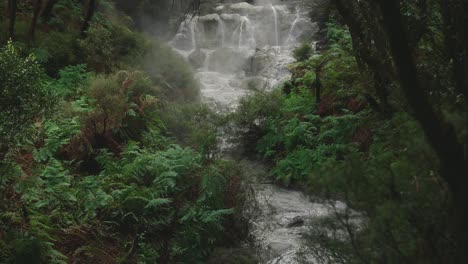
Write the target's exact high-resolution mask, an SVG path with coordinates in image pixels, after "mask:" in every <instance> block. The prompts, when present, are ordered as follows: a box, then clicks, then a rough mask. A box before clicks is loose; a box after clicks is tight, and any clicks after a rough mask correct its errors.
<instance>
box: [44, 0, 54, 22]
mask: <svg viewBox="0 0 468 264" xmlns="http://www.w3.org/2000/svg"><path fill="white" fill-rule="evenodd" d="M57 2H58V0H49V1H47V3H46V5H45V7H44V9H43V10H42V12H41V14H40V16H41V17H42V21H43V22H44V23H47V22H49V20H50V17H51V16H52V10H54V5H55V4H56V3H57Z"/></svg>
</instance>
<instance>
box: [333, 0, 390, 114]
mask: <svg viewBox="0 0 468 264" xmlns="http://www.w3.org/2000/svg"><path fill="white" fill-rule="evenodd" d="M334 3H335V6H336V8H337V10H338V12H339V13H340V15H341V16H342V17H343V19H344V22H345V24H346V25H347V26H348V28H349V32H350V34H351V39H352V44H353V50H354V52H355V57H356V61H357V63H358V66H359V70H360V73H361V75H363V77H366V76H368V77H369V78H370V79H371V80H372V81H373V86H371V87H369V89H371V88H372V89H374V92H375V94H376V95H377V97H378V99H379V101H380V103H379V109H381V110H380V111H379V112H381V113H383V114H384V115H385V116H391V113H392V107H391V106H390V104H389V102H388V91H387V86H389V84H391V83H392V78H391V77H393V68H392V66H391V64H390V63H388V59H387V58H388V55H387V52H386V50H387V49H386V47H385V44H384V43H382V41H381V40H380V37H381V35H382V33H381V32H380V29H379V28H378V27H376V26H373V27H372V26H371V25H370V24H377V23H376V19H373V18H371V17H369V16H367V17H365V18H363V16H361V15H359V14H357V12H355V10H356V8H358V7H357V4H355V3H353V1H349V0H334ZM359 4H360V5H362V7H361V8H363V9H365V10H367V11H368V12H370V9H369V8H370V7H369V6H367V5H366V4H364V3H359ZM366 25H368V26H366ZM367 27H371V30H367V29H366V28H367ZM374 46H375V47H374Z"/></svg>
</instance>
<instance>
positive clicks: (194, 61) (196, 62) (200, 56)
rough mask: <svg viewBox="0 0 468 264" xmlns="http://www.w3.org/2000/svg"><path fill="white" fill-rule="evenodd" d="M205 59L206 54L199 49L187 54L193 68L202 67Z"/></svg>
mask: <svg viewBox="0 0 468 264" xmlns="http://www.w3.org/2000/svg"><path fill="white" fill-rule="evenodd" d="M205 60H206V54H205V52H203V51H202V50H200V49H197V50H194V51H193V52H192V53H190V55H189V56H188V61H189V62H190V64H191V65H192V66H193V67H194V68H195V69H199V68H202V67H203V66H204V64H205Z"/></svg>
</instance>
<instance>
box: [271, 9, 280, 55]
mask: <svg viewBox="0 0 468 264" xmlns="http://www.w3.org/2000/svg"><path fill="white" fill-rule="evenodd" d="M271 10H273V18H274V19H275V40H276V46H279V33H278V13H277V12H276V8H275V6H274V5H273V4H272V5H271Z"/></svg>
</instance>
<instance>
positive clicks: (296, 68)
mask: <svg viewBox="0 0 468 264" xmlns="http://www.w3.org/2000/svg"><path fill="white" fill-rule="evenodd" d="M459 2H460V3H459ZM461 2H462V1H453V2H450V4H448V3H447V2H445V1H403V2H402V3H400V1H341V0H337V1H334V3H333V5H332V6H331V8H330V10H329V16H328V22H327V25H326V30H327V34H328V36H327V39H328V45H327V48H326V50H325V51H323V52H322V53H321V54H319V55H312V56H311V55H310V46H309V45H307V44H304V45H302V46H300V47H299V48H297V49H296V50H295V52H294V56H295V58H296V59H297V60H298V62H297V63H295V64H293V65H291V71H292V74H293V76H292V78H291V80H290V81H288V82H286V83H285V84H284V85H283V87H282V89H280V90H276V91H273V92H269V93H264V92H263V93H258V94H256V95H254V96H252V97H249V98H245V99H243V100H242V101H241V106H240V107H239V111H238V112H237V113H236V114H235V116H234V118H235V120H236V121H237V124H238V125H240V126H243V127H244V128H245V129H244V130H241V131H242V136H243V139H244V141H246V142H248V144H247V145H248V146H251V145H252V144H253V145H255V146H256V147H255V149H254V151H256V152H257V153H259V154H261V155H262V156H263V157H265V158H266V159H267V160H269V161H270V162H271V163H272V170H271V173H272V175H273V177H275V179H276V180H277V181H278V182H279V183H281V184H283V185H285V186H292V187H296V188H300V189H302V190H304V191H306V192H309V193H310V194H312V195H314V196H316V197H320V198H319V199H326V200H328V201H330V205H334V201H336V200H341V201H344V202H346V204H347V205H348V206H349V208H348V209H345V210H343V209H340V208H336V213H335V215H334V216H333V217H330V218H327V219H320V220H317V222H316V223H314V224H313V225H312V226H311V228H310V232H309V233H308V234H307V235H306V238H307V240H308V241H309V242H310V243H309V248H308V250H307V251H308V253H309V254H313V255H314V256H316V257H317V259H319V260H321V261H323V262H324V263H328V262H329V261H331V262H332V263H335V261H338V262H339V263H466V249H467V244H466V239H467V235H466V234H467V232H466V223H467V218H466V213H467V209H466V208H467V207H466V199H465V198H463V197H466V191H465V189H466V188H467V187H468V186H467V184H466V179H465V178H466V176H467V175H468V174H467V169H466V164H467V159H466V158H467V154H466V153H467V151H466V150H467V147H468V141H467V135H468V134H467V132H468V130H467V129H468V127H467V124H468V119H467V118H468V116H467V101H466V89H467V86H466V76H468V75H467V74H468V73H467V72H466V69H467V68H466V62H467V61H466V54H467V51H468V46H466V44H467V43H466V30H465V31H463V30H464V29H463V27H464V26H462V25H463V23H464V21H465V22H466V19H465V20H463V17H466V16H465V15H462V12H463V11H462V10H466V8H467V5H466V3H465V4H464V5H463V4H462V3H461ZM463 8H464V9H463ZM407 32H408V33H407ZM407 34H408V35H407ZM406 36H407V37H406Z"/></svg>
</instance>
